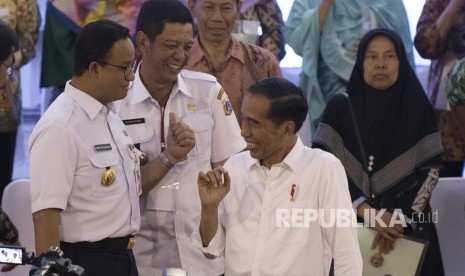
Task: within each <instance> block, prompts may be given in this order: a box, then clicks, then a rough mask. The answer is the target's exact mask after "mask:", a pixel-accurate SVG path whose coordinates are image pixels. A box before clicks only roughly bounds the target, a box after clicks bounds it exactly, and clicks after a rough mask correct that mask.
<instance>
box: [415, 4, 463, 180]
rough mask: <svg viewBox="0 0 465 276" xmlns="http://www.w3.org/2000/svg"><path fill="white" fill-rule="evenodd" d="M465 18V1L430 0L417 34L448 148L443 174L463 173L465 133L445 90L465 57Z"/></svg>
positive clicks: (457, 174)
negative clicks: (454, 114)
mask: <svg viewBox="0 0 465 276" xmlns="http://www.w3.org/2000/svg"><path fill="white" fill-rule="evenodd" d="M464 19H465V1H464V0H426V2H425V5H424V7H423V11H422V13H421V16H420V19H419V21H418V25H417V33H416V35H415V47H416V49H417V50H418V53H419V54H420V55H421V56H422V57H424V58H428V59H431V65H430V70H429V77H428V86H427V95H428V98H429V100H430V101H431V103H432V105H433V107H434V110H435V113H436V122H437V125H438V129H439V132H440V133H441V139H442V144H443V147H444V151H445V152H444V155H443V157H442V158H443V161H444V162H443V166H444V169H443V170H441V177H447V176H451V177H452V176H459V177H460V176H462V171H463V163H464V160H465V136H463V135H461V133H460V129H459V126H458V125H457V121H456V119H455V118H454V116H453V113H452V112H451V108H450V105H449V103H448V100H447V95H446V91H445V86H446V79H447V75H448V74H449V72H450V71H451V69H452V67H453V66H454V64H455V63H456V62H457V60H458V59H461V58H463V57H464V56H465V22H464Z"/></svg>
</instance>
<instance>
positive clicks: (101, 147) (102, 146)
mask: <svg viewBox="0 0 465 276" xmlns="http://www.w3.org/2000/svg"><path fill="white" fill-rule="evenodd" d="M94 150H95V151H96V152H100V151H109V150H111V145H110V144H100V145H94Z"/></svg>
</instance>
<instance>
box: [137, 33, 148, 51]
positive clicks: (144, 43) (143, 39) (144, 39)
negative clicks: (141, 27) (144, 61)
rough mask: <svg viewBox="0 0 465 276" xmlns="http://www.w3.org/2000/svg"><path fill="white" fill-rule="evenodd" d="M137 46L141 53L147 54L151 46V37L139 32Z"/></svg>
mask: <svg viewBox="0 0 465 276" xmlns="http://www.w3.org/2000/svg"><path fill="white" fill-rule="evenodd" d="M136 45H137V49H138V50H139V52H140V53H145V52H146V50H147V48H148V47H149V45H150V40H149V37H148V36H147V35H146V34H145V33H144V32H142V31H138V32H137V34H136Z"/></svg>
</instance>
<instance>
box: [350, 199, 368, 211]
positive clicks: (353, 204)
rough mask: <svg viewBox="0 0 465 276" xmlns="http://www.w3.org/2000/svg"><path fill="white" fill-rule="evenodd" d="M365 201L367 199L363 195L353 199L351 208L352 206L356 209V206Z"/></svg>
mask: <svg viewBox="0 0 465 276" xmlns="http://www.w3.org/2000/svg"><path fill="white" fill-rule="evenodd" d="M365 201H367V199H366V198H365V197H364V196H361V197H359V198H357V199H356V200H354V202H352V208H354V210H357V208H358V206H360V204H362V203H363V202H365Z"/></svg>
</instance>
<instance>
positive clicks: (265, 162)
mask: <svg viewBox="0 0 465 276" xmlns="http://www.w3.org/2000/svg"><path fill="white" fill-rule="evenodd" d="M296 142H297V135H293V136H292V137H291V139H290V141H289V143H285V144H286V146H284V147H283V148H282V149H281V150H280V151H279V152H277V153H276V154H275V155H274V156H272V157H271V158H267V159H262V160H260V165H262V166H265V167H267V168H268V169H271V167H272V166H273V165H274V164H279V163H281V162H283V160H284V158H286V156H287V155H288V154H289V152H291V150H292V149H293V148H294V146H295V143H296ZM283 144H284V143H283Z"/></svg>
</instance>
